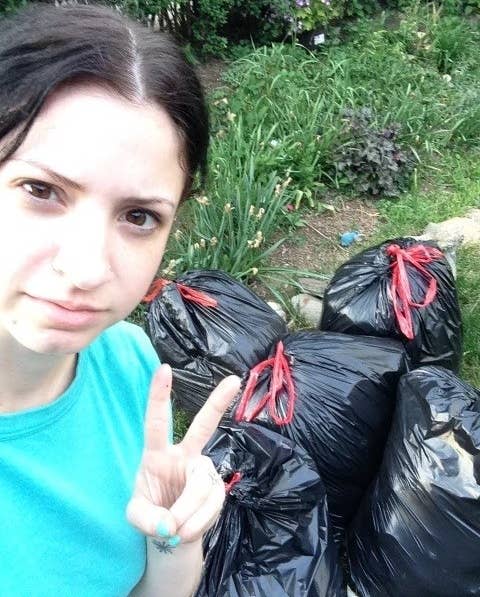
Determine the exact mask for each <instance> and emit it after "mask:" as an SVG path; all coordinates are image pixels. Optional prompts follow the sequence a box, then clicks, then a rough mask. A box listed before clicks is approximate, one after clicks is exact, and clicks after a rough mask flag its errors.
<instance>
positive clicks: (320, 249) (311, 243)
mask: <svg viewBox="0 0 480 597" xmlns="http://www.w3.org/2000/svg"><path fill="white" fill-rule="evenodd" d="M378 218H379V214H378V211H377V210H376V208H375V206H374V204H372V203H369V202H365V201H362V200H360V199H352V200H349V201H337V202H336V206H335V211H333V212H330V211H326V212H323V213H321V214H310V213H308V212H307V213H305V214H304V216H303V218H302V219H303V220H304V221H305V226H302V227H301V228H298V229H297V234H296V235H295V238H293V239H291V240H288V241H286V242H285V243H284V244H283V245H282V246H280V247H279V249H278V250H277V251H276V252H275V253H274V254H273V255H272V258H271V265H274V266H284V267H290V268H296V269H301V270H309V271H312V272H315V273H322V274H326V275H331V274H333V272H334V271H335V269H336V268H337V267H338V266H339V265H340V264H341V263H343V262H344V261H346V260H347V259H349V258H350V257H351V256H352V255H354V254H355V253H358V251H359V248H360V247H361V246H362V245H365V244H368V240H369V239H370V238H371V237H372V236H373V235H374V233H375V231H376V228H377V225H378ZM348 231H356V232H359V233H360V234H361V238H360V241H357V242H354V243H353V244H352V245H351V246H350V247H342V246H341V245H340V242H339V238H340V235H341V234H342V233H344V232H348Z"/></svg>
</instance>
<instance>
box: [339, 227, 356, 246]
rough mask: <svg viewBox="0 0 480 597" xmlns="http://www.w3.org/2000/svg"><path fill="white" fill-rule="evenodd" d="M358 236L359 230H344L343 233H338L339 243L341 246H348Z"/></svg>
mask: <svg viewBox="0 0 480 597" xmlns="http://www.w3.org/2000/svg"><path fill="white" fill-rule="evenodd" d="M359 237H360V232H357V231H355V230H351V231H349V232H344V233H343V234H341V235H340V244H341V245H342V247H349V246H350V245H351V244H353V243H354V242H355V241H356V240H358V239H359Z"/></svg>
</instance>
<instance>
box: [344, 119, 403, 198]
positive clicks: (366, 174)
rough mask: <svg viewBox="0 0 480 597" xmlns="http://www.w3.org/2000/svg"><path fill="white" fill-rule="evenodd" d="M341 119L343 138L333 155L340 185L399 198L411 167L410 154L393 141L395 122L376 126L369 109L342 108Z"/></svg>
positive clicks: (358, 190)
mask: <svg viewBox="0 0 480 597" xmlns="http://www.w3.org/2000/svg"><path fill="white" fill-rule="evenodd" d="M343 119H344V123H345V126H344V129H343V137H344V140H343V142H342V143H341V145H340V146H339V147H338V149H337V151H336V154H335V168H336V171H337V176H338V178H339V182H340V184H348V185H351V186H352V187H353V190H354V191H356V192H359V193H368V194H370V195H374V196H377V197H378V196H381V195H384V196H386V197H398V195H400V193H401V191H402V190H404V189H405V187H406V183H407V181H408V178H409V175H410V173H411V169H412V166H413V159H412V157H411V156H410V155H409V154H408V153H407V152H405V151H403V150H402V149H401V148H400V147H399V145H398V144H397V142H396V137H397V135H398V130H399V127H398V125H397V124H391V125H390V126H389V127H387V128H384V129H377V128H376V127H375V126H374V125H373V123H372V120H373V114H372V111H371V110H370V109H369V108H362V109H361V110H358V111H354V110H345V111H344V113H343Z"/></svg>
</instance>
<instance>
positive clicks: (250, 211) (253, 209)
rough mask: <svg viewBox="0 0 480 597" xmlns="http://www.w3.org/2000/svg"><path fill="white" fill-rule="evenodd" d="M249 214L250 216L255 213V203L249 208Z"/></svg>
mask: <svg viewBox="0 0 480 597" xmlns="http://www.w3.org/2000/svg"><path fill="white" fill-rule="evenodd" d="M248 215H249V216H254V215H255V206H254V205H250V209H249V210H248Z"/></svg>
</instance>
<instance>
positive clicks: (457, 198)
mask: <svg viewBox="0 0 480 597" xmlns="http://www.w3.org/2000/svg"><path fill="white" fill-rule="evenodd" d="M419 186H420V185H419ZM421 187H422V188H420V189H418V190H415V189H413V190H411V191H410V192H408V193H405V194H404V195H402V196H401V197H400V198H399V199H398V200H395V201H387V200H382V201H380V202H379V203H378V206H379V210H380V213H381V215H382V219H383V221H384V223H383V225H382V226H381V228H380V230H379V232H378V235H379V236H380V237H382V238H387V237H393V236H405V235H409V234H412V235H417V234H421V232H422V231H423V229H424V228H425V226H426V225H427V224H428V223H429V222H441V221H442V220H446V219H448V218H453V217H456V216H462V215H464V214H465V212H466V211H468V209H470V208H472V207H478V206H480V152H478V151H477V150H471V151H469V152H467V151H466V152H464V153H462V154H461V153H451V154H446V155H445V156H444V157H443V158H442V159H441V160H438V161H437V163H436V164H435V166H432V167H431V168H430V169H428V170H427V171H425V172H424V173H423V176H422V183H421Z"/></svg>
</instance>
